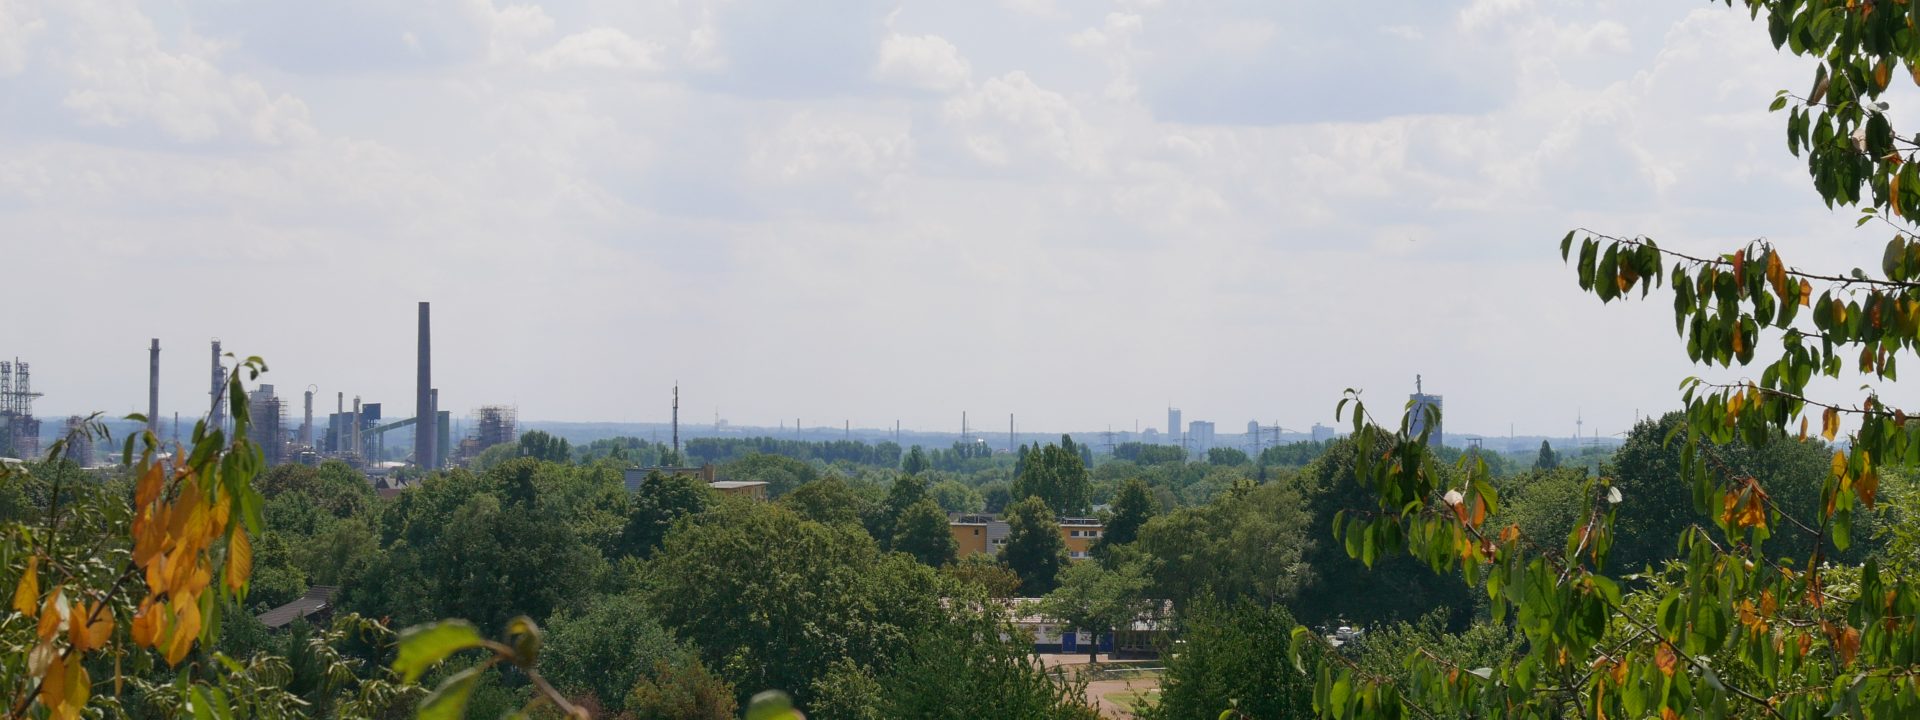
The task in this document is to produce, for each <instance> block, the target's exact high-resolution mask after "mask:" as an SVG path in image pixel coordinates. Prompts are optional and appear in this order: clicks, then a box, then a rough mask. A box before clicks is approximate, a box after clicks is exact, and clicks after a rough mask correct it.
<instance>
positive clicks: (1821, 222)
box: [0, 0, 1898, 436]
mask: <svg viewBox="0 0 1920 720" xmlns="http://www.w3.org/2000/svg"><path fill="white" fill-rule="evenodd" d="M396 5H397V4H394V3H386V2H375V1H373V0H349V1H347V2H341V3H324V4H323V3H307V4H298V3H295V4H274V5H254V4H234V3H228V2H219V1H217V0H176V1H175V2H170V3H164V4H142V3H135V2H132V1H131V0H97V1H96V0H75V1H72V2H53V1H50V0H49V1H39V0H0V93H4V97H5V98H6V99H5V100H4V101H0V238H4V240H0V243H4V253H3V254H0V257H4V260H5V262H6V263H7V264H9V265H10V266H11V267H12V268H14V272H12V273H10V274H9V286H10V290H11V292H10V295H11V296H12V304H13V311H12V312H10V313H9V314H8V321H7V326H6V327H7V330H6V331H5V332H4V333H0V357H5V358H7V359H11V358H13V357H15V356H18V357H19V358H21V359H23V360H26V361H28V362H30V363H32V364H33V370H34V382H35V387H36V389H38V390H40V391H41V392H44V393H46V397H45V398H44V399H42V400H41V401H40V403H39V404H38V405H37V406H36V409H37V410H38V414H39V415H40V416H41V417H43V418H54V417H59V416H64V415H67V414H79V413H84V412H88V411H91V410H103V411H106V412H109V413H112V414H116V415H118V414H123V413H127V412H136V411H143V410H144V408H145V404H146V400H145V399H146V377H147V375H146V362H147V353H146V348H147V343H148V339H149V338H151V337H159V338H160V339H161V344H162V348H163V353H162V363H163V364H162V382H163V385H162V388H161V406H162V408H163V411H164V412H171V411H174V410H179V411H180V412H181V413H182V417H183V419H184V418H186V417H188V413H189V412H195V413H197V412H198V411H199V410H201V409H204V407H205V401H206V389H207V384H208V383H207V344H206V343H207V340H208V339H209V338H212V337H219V338H221V339H222V340H223V341H224V342H225V345H226V348H227V349H228V350H230V351H233V352H236V353H241V354H243V355H260V356H263V357H264V358H266V360H267V361H268V363H269V365H270V366H271V368H272V372H270V373H269V374H268V375H267V376H266V377H265V378H263V380H264V381H266V382H270V383H273V384H275V385H276V386H278V387H280V388H282V394H283V396H288V397H292V398H294V399H295V400H296V402H297V399H298V394H299V392H300V390H301V389H304V388H305V387H306V386H307V385H308V384H313V385H317V386H318V387H319V390H320V393H321V397H322V398H323V399H324V400H317V401H316V413H323V412H325V411H326V410H329V409H331V408H332V398H333V395H334V393H335V392H337V391H344V392H346V393H347V396H348V397H349V398H351V397H353V396H355V395H359V396H361V397H362V398H363V399H365V400H367V401H377V402H383V403H385V404H386V406H387V407H388V408H389V409H388V415H389V416H392V417H406V416H409V415H411V413H412V412H413V400H412V381H413V356H414V347H413V322H414V315H413V312H414V303H415V302H417V301H420V300H428V301H431V302H432V303H433V311H434V323H433V326H434V332H435V337H434V361H435V363H434V368H433V375H434V379H435V382H436V384H437V385H438V386H439V387H440V388H441V398H442V400H441V403H442V405H441V407H442V409H446V410H451V411H453V412H454V413H455V415H456V416H463V415H465V414H466V413H467V412H469V411H470V410H471V409H473V408H475V407H477V406H480V405H483V404H515V405H517V406H518V407H519V408H520V415H521V417H523V418H526V419H529V420H536V421H537V420H575V421H641V422H664V421H666V419H667V415H668V406H669V402H670V388H671V386H672V384H673V382H674V381H675V380H676V379H677V380H678V381H679V382H680V384H681V387H682V393H683V394H682V419H683V422H688V423H695V424H697V423H708V422H711V417H712V414H713V412H714V410H715V409H716V408H717V409H718V411H719V413H720V415H721V416H722V417H725V418H727V419H728V420H730V421H731V422H733V423H734V424H739V425H763V426H777V425H778V424H779V423H781V422H783V421H785V422H791V421H792V419H793V418H795V417H800V418H802V419H803V420H805V421H807V423H808V424H809V425H812V424H815V423H816V422H817V423H818V424H821V425H838V424H839V423H840V422H841V421H842V420H843V419H846V420H850V421H851V422H852V423H853V425H854V426H856V427H862V426H864V427H890V426H891V425H892V424H893V422H894V420H895V419H899V420H900V421H901V422H902V423H903V424H904V425H905V426H906V427H909V428H915V429H923V430H937V429H943V428H957V425H958V421H959V417H960V413H961V412H962V411H963V410H964V411H969V412H971V413H973V416H974V417H976V418H978V421H977V423H978V424H979V425H980V426H981V427H982V428H983V430H984V431H985V432H994V431H995V428H996V427H998V429H999V431H1001V432H1004V423H1005V418H1006V415H1007V413H1008V412H1012V413H1015V414H1016V415H1017V416H1018V418H1019V425H1020V427H1021V429H1022V431H1029V430H1030V429H1031V431H1043V430H1097V429H1102V428H1105V427H1107V426H1113V427H1114V428H1115V429H1131V428H1132V423H1133V421H1134V420H1136V419H1137V420H1139V421H1140V427H1142V428H1145V427H1161V428H1162V429H1163V430H1164V429H1165V428H1164V427H1162V426H1163V425H1164V424H1165V407H1166V405H1167V404H1168V403H1169V402H1171V403H1172V404H1173V405H1176V406H1179V407H1181V408H1182V409H1183V410H1184V411H1185V417H1186V418H1187V419H1189V420H1195V419H1204V420H1212V421H1215V422H1217V423H1219V425H1220V429H1221V431H1222V432H1239V431H1240V430H1241V429H1243V428H1244V425H1245V422H1246V421H1247V420H1249V419H1254V418H1258V419H1259V420H1261V421H1262V422H1263V423H1268V422H1273V421H1278V422H1279V423H1280V424H1282V425H1285V426H1287V427H1288V428H1290V429H1291V428H1295V427H1299V428H1306V427H1308V426H1310V425H1311V424H1312V423H1314V422H1324V423H1327V424H1334V422H1333V408H1334V405H1335V403H1336V402H1337V401H1338V400H1339V397H1340V392H1341V389H1342V388H1345V387H1359V388H1364V389H1365V390H1366V392H1367V398H1368V399H1369V401H1370V402H1372V403H1374V404H1375V405H1374V406H1375V409H1376V412H1377V411H1380V410H1387V409H1397V408H1398V407H1399V406H1400V403H1401V402H1402V401H1403V400H1404V399H1405V397H1406V394H1407V393H1409V392H1411V391H1412V390H1413V382H1414V376H1415V375H1416V374H1418V375H1423V376H1424V377H1425V380H1426V386H1427V390H1428V392H1431V393H1436V394H1441V395H1444V396H1445V397H1446V400H1447V404H1446V410H1447V417H1446V426H1447V429H1448V432H1449V434H1463V433H1485V434H1488V435H1503V434H1505V433H1506V431H1507V429H1508V427H1509V424H1511V425H1512V426H1513V427H1514V428H1515V429H1516V431H1517V432H1518V433H1519V434H1522V435H1528V434H1543V435H1550V436H1564V435H1566V434H1568V433H1569V432H1570V431H1571V430H1572V427H1573V422H1574V417H1575V413H1576V411H1577V412H1579V413H1581V414H1582V415H1584V417H1585V419H1586V427H1587V429H1588V431H1589V432H1591V431H1593V430H1594V429H1596V428H1598V429H1600V430H1601V431H1602V432H1606V433H1613V432H1619V431H1621V430H1624V429H1626V427H1627V426H1628V424H1629V423H1630V422H1631V421H1632V419H1633V417H1634V416H1635V414H1636V412H1639V413H1650V412H1657V411H1662V410H1665V409H1669V408H1673V407H1676V406H1677V405H1678V404H1679V403H1678V397H1677V395H1676V393H1675V391H1674V386H1675V383H1676V382H1677V381H1679V380H1680V379H1681V378H1682V377H1685V376H1688V375H1693V374H1702V375H1706V376H1709V377H1716V378H1723V379H1732V378H1739V377H1758V376H1759V373H1760V368H1759V367H1758V366H1756V367H1753V368H1749V369H1745V370H1742V369H1739V368H1735V369H1733V370H1715V369H1709V368H1702V367H1695V366H1692V365H1690V364H1689V363H1688V362H1687V360H1686V357H1685V349H1684V342H1683V341H1682V340H1680V339H1678V338H1676V336H1675V335H1674V334H1673V333H1672V331H1671V327H1672V325H1671V322H1670V318H1671V311H1670V309H1669V308H1670V305H1669V299H1668V298H1667V297H1665V296H1664V295H1662V296H1656V297H1655V298H1654V299H1653V300H1652V301H1648V302H1639V301H1635V302H1634V303H1632V304H1631V305H1630V307H1629V308H1625V309H1623V308H1603V307H1602V306H1601V305H1600V304H1599V303H1598V302H1596V301H1594V300H1593V299H1592V298H1591V297H1590V296H1585V295H1583V294H1582V293H1581V292H1580V291H1579V290H1578V288H1577V287H1575V282H1574V273H1573V271H1572V270H1571V269H1570V268H1568V267H1566V266H1564V265H1562V263H1561V261H1560V258H1559V256H1558V248H1557V241H1558V240H1559V238H1560V236H1561V235H1562V234H1563V233H1564V232H1566V231H1567V230H1568V229H1571V228H1573V227H1576V226H1584V227H1589V228H1593V229H1595V230H1598V231H1602V232H1609V233H1615V234H1623V235H1625V234H1636V233H1644V234H1648V235H1652V236H1653V237H1655V238H1657V239H1659V240H1660V241H1661V242H1662V243H1663V244H1664V245H1666V246H1669V247H1674V248H1677V249H1682V250H1693V249H1703V250H1704V249H1719V248H1724V247H1728V246H1731V245H1732V244H1734V243H1737V242H1739V241H1741V240H1745V239H1751V238H1756V237H1762V236H1765V237H1768V238H1771V239H1773V240H1775V241H1777V242H1783V243H1792V242H1796V241H1799V242H1798V244H1796V245H1794V246H1793V248H1794V250H1793V256H1794V258H1795V260H1796V261H1797V262H1804V263H1805V264H1806V265H1808V266H1810V267H1841V268H1845V267H1852V266H1862V267H1876V266H1877V265H1876V264H1877V263H1878V261H1879V260H1878V258H1879V252H1880V247H1881V244H1882V243H1884V242H1885V240H1886V232H1885V231H1884V230H1883V229H1880V228H1878V227H1876V226H1869V227H1867V228H1865V229H1861V230H1854V229H1852V223H1851V219H1852V216H1851V215H1850V214H1846V213H1833V212H1830V211H1828V210H1827V209H1826V208H1825V207H1824V206H1822V204H1821V203H1820V202H1819V200H1818V198H1817V196H1816V195H1815V193H1814V192H1813V191H1812V190H1811V189H1810V188H1809V187H1808V183H1807V181H1806V178H1805V168H1804V166H1803V165H1802V164H1800V162H1799V161H1798V160H1797V159H1796V158H1794V157H1792V156H1790V155H1788V154H1787V153H1785V152H1783V147H1782V146H1783V140H1784V133H1783V131H1782V127H1783V123H1784V118H1783V117H1781V116H1778V115H1770V114H1768V113H1767V112H1766V104H1767V101H1768V100H1769V99H1770V98H1771V97H1772V94H1773V92H1774V91H1776V90H1778V89H1780V88H1781V85H1780V83H1781V80H1780V79H1781V78H1802V77H1808V76H1809V73H1810V66H1807V65H1805V64H1804V63H1799V62H1796V61H1793V60H1791V59H1789V58H1786V57H1784V56H1782V55H1781V54H1780V53H1776V52H1775V51H1774V50H1773V49H1772V48H1771V47H1770V46H1769V45H1768V43H1767V41H1766V33H1765V32H1764V31H1762V30H1761V29H1758V28H1755V27H1754V26H1753V23H1751V22H1750V21H1748V20H1747V19H1746V17H1745V14H1744V13H1741V12H1734V11H1729V10H1728V9H1727V8H1726V7H1724V6H1722V5H1719V4H1714V3H1707V2H1683V3H1644V2H1640V3H1633V2H1598V3H1574V2H1554V1H1551V0H1473V1H1472V2H1451V3H1433V2H1416V1H1413V0H1407V1H1404V2H1385V3H1379V4H1377V6H1378V10H1379V11H1378V12H1374V13H1368V14H1367V17H1366V19H1364V20H1357V19H1356V18H1355V17H1354V16H1355V15H1356V13H1354V12H1353V11H1352V10H1351V9H1350V8H1348V7H1346V6H1344V5H1341V4H1338V3H1335V4H1311V5H1309V4H1301V3H1262V2H1251V1H1247V2H1209V3H1180V4H1174V3H1163V2H1157V1H1153V0H1133V1H1123V2H1115V3H1092V2H1087V3H1070V2H1064V1H1062V2H1052V1H1050V0H1005V1H1003V2H999V3H992V4H990V3H969V4H964V5H955V4H947V3H891V2H848V3H832V4H821V3H806V2H799V1H797V0H794V1H790V2H777V3H751V4H747V3H729V2H720V1H713V2H678V3H662V2H636V3H602V2H592V1H582V2H551V1H543V2H538V3H526V4H510V3H502V2H489V0H444V1H439V2H428V3H411V4H406V5H405V6H404V7H397V6H396ZM341 48H351V51H342V50H341ZM1443 60H1444V62H1442V61H1443ZM1896 124H1898V123H1896ZM1816 239H1817V240H1818V242H1805V241H1809V240H1816ZM1584 378H1601V379H1604V380H1605V382H1604V383H1601V382H1587V381H1585V380H1584ZM1821 390H1822V391H1823V392H1827V391H1831V390H1833V389H1832V388H1821ZM1840 390H1841V391H1842V392H1843V393H1844V396H1845V397H1848V398H1851V397H1853V396H1855V395H1856V394H1857V393H1855V392H1853V390H1852V387H1851V386H1848V387H1845V388H1840ZM295 409H296V411H297V406H296V408H295Z"/></svg>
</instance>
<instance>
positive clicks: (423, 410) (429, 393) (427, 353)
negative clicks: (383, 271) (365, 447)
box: [413, 301, 440, 470]
mask: <svg viewBox="0 0 1920 720" xmlns="http://www.w3.org/2000/svg"><path fill="white" fill-rule="evenodd" d="M427 307H428V306H427V303H426V302H425V301H422V302H421V303H420V368H419V384H418V385H416V386H415V387H414V397H413V462H414V464H415V465H418V466H420V467H421V468H424V469H427V470H432V469H433V467H434V458H436V457H437V455H435V453H434V447H433V441H434V440H437V439H439V438H438V436H439V435H440V432H439V428H438V427H436V425H437V424H438V423H439V417H438V413H436V412H434V407H433V329H432V321H431V320H430V319H429V318H428V310H427Z"/></svg>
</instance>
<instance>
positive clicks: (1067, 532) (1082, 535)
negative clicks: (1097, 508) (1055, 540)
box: [1060, 517, 1106, 560]
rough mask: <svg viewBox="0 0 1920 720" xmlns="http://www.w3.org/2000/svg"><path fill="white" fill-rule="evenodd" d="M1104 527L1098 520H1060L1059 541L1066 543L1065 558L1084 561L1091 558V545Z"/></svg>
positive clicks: (1067, 518)
mask: <svg viewBox="0 0 1920 720" xmlns="http://www.w3.org/2000/svg"><path fill="white" fill-rule="evenodd" d="M1105 530H1106V525H1105V524H1103V523H1101V522H1100V518H1069V517H1063V518H1060V539H1062V540H1065V541H1067V557H1070V558H1073V559H1075V560H1085V559H1087V558H1090V557H1093V544H1094V542H1095V541H1098V540H1099V539H1100V534H1101V533H1102V532H1104V531H1105Z"/></svg>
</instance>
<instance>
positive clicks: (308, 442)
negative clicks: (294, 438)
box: [300, 385, 319, 450]
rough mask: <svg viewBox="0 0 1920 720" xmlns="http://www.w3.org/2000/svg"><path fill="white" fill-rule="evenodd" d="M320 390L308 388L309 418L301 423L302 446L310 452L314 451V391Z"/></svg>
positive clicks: (309, 386) (312, 387)
mask: <svg viewBox="0 0 1920 720" xmlns="http://www.w3.org/2000/svg"><path fill="white" fill-rule="evenodd" d="M318 389H319V388H316V387H314V386H312V385H308V386H307V416H306V418H305V419H303V420H302V421H301V423H300V445H301V446H302V447H305V448H306V449H308V450H312V449H313V391H315V390H318Z"/></svg>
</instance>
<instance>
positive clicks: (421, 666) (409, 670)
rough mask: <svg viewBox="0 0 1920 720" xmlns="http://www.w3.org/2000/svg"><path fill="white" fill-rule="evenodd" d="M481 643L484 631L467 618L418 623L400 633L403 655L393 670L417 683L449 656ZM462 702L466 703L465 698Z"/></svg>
mask: <svg viewBox="0 0 1920 720" xmlns="http://www.w3.org/2000/svg"><path fill="white" fill-rule="evenodd" d="M480 643H481V640H480V631H478V630H475V629H474V627H473V624H472V623H469V622H467V621H465V620H442V621H440V622H438V623H434V624H432V625H415V626H413V627H410V628H407V629H406V630H403V631H401V633H400V656H399V657H398V658H395V659H394V661H393V670H394V672H397V673H400V677H401V678H402V679H403V680H405V681H406V682H414V681H416V680H419V679H420V675H421V674H422V673H425V672H426V671H427V670H428V669H429V668H431V667H433V666H434V665H435V664H438V663H439V662H440V661H441V660H445V659H446V657H447V656H448V655H452V654H454V653H456V652H460V651H461V650H466V649H468V648H474V647H479V646H480ZM441 687H442V688H444V687H445V686H444V685H442V686H441ZM436 694H437V693H436ZM460 702H461V703H462V704H463V705H464V704H465V703H466V700H465V698H464V697H463V698H462V699H461V701H460Z"/></svg>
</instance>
